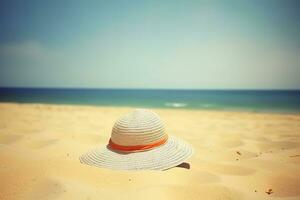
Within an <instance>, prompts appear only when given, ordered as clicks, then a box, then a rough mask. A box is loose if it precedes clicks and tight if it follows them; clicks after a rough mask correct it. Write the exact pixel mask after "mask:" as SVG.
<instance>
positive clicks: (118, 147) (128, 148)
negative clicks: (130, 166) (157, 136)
mask: <svg viewBox="0 0 300 200" xmlns="http://www.w3.org/2000/svg"><path fill="white" fill-rule="evenodd" d="M167 140H168V137H165V138H163V139H162V140H159V141H158V142H154V143H151V144H146V145H136V146H123V145H119V144H116V143H114V142H113V141H112V140H111V139H110V140H109V147H110V148H112V149H114V150H118V151H127V152H135V151H144V150H148V149H152V148H154V147H158V146H161V145H163V144H165V143H166V142H167Z"/></svg>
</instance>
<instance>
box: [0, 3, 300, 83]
mask: <svg viewBox="0 0 300 200" xmlns="http://www.w3.org/2000/svg"><path fill="white" fill-rule="evenodd" d="M299 9H300V3H299V1H297V0H293V1H292V0H285V1H283V0H251V1H248V0H220V1H215V0H202V1H201V0H198V1H193V0H190V1H186V0H182V1H176V0H172V1H171V0H157V1H156V0H151V1H147V0H129V1H125V0H118V1H116V0H106V1H101V0H98V1H93V0H86V1H85V0H78V1H76V0H72V1H71V0H52V1H50V0H49V1H46V0H44V1H40V0H36V1H33V0H26V1H25V0H24V1H16V0H1V1H0V87H55V88H57V87H63V88H157V89H162V88H164V89H300V12H299Z"/></svg>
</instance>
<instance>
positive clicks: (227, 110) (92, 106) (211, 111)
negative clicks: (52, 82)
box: [0, 102, 300, 116]
mask: <svg viewBox="0 0 300 200" xmlns="http://www.w3.org/2000/svg"><path fill="white" fill-rule="evenodd" d="M0 105H3V106H6V105H20V106H37V107H38V106H42V107H44V106H50V107H62V108H63V107H72V108H81V107H82V108H96V109H101V108H107V109H112V108H113V109H118V108H119V109H126V110H128V109H138V108H144V109H153V110H170V111H176V110H178V111H191V112H193V111H196V112H197V111H199V112H204V113H244V114H250V115H251V114H266V115H269V114H270V115H293V116H294V115H295V116H299V115H300V112H278V111H273V112H272V111H251V110H237V109H235V110H229V109H224V110H217V109H193V108H172V107H151V108H150V107H136V106H115V105H113V106H109V105H84V104H63V103H61V104H54V103H36V102H31V103H28V102H27V103H24V102H0Z"/></svg>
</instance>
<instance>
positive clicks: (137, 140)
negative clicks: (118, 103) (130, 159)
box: [111, 109, 167, 146]
mask: <svg viewBox="0 0 300 200" xmlns="http://www.w3.org/2000/svg"><path fill="white" fill-rule="evenodd" d="M166 137H167V135H166V133H165V128H164V124H163V122H162V121H161V119H160V118H159V116H158V115H157V114H156V113H154V112H153V111H150V110H146V109H136V110H134V111H132V112H130V113H127V114H125V115H124V116H122V117H121V118H119V119H118V120H117V121H116V123H115V124H114V126H113V129H112V133H111V140H112V142H114V143H115V144H118V145H123V146H137V145H147V144H151V143H155V142H158V141H160V140H162V139H164V138H166Z"/></svg>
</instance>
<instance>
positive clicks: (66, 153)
mask: <svg viewBox="0 0 300 200" xmlns="http://www.w3.org/2000/svg"><path fill="white" fill-rule="evenodd" d="M130 110H132V108H122V107H91V106H66V105H42V104H12V103H1V104H0V178H1V182H0V199H1V200H5V199H84V200H91V199H109V200H115V199H125V200H126V199H145V200H147V199H151V200H154V199H155V200H160V199H172V200H176V199H189V200H191V199H204V200H206V199H209V200H214V199H222V200H224V199H225V200H227V199H247V200H254V199H255V200H256V199H282V200H287V199H290V200H292V199H298V200H299V199H300V115H299V114H298V115H297V114H275V113H269V114H268V113H250V112H227V111H201V110H181V109H180V110H179V109H177V110H175V109H154V111H155V112H157V113H158V114H159V115H160V116H161V118H162V119H163V121H164V122H165V125H166V130H167V132H168V134H170V135H175V136H178V137H180V138H183V139H185V140H186V141H188V142H189V143H190V144H191V145H192V146H193V147H194V149H195V153H194V155H193V157H192V158H191V159H190V160H189V161H188V162H189V163H190V165H191V168H190V169H189V170H188V169H185V168H179V167H176V168H173V169H170V170H167V171H139V172H127V171H113V170H108V169H102V168H96V167H91V166H88V165H84V164H81V163H80V162H79V159H78V158H79V156H80V155H82V154H84V153H85V152H87V151H89V150H91V149H93V148H95V147H99V148H101V147H102V146H104V145H106V144H107V142H108V139H109V137H110V132H111V129H112V126H113V124H114V122H115V121H116V119H117V118H118V117H120V116H121V115H123V114H124V113H126V112H128V111H130ZM268 193H269V194H268Z"/></svg>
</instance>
